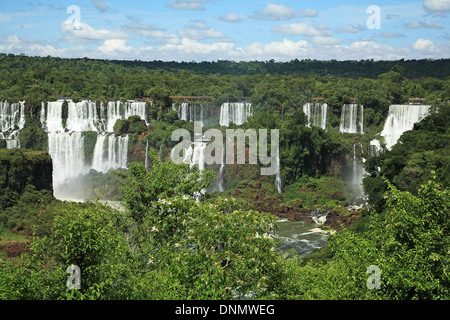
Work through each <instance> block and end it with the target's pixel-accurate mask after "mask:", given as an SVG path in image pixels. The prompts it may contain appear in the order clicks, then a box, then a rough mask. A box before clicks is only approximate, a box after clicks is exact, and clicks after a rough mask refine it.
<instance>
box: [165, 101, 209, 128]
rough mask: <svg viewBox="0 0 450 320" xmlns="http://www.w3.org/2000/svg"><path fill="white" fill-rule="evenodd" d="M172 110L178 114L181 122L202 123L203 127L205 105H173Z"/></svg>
mask: <svg viewBox="0 0 450 320" xmlns="http://www.w3.org/2000/svg"><path fill="white" fill-rule="evenodd" d="M172 109H173V110H175V111H176V112H177V114H178V118H180V120H184V121H187V122H195V121H198V122H201V124H202V127H203V119H204V118H203V112H204V109H203V105H202V104H201V103H200V104H189V103H187V102H183V103H182V104H181V105H178V106H177V105H176V104H175V103H173V104H172Z"/></svg>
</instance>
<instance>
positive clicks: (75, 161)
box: [48, 132, 89, 191]
mask: <svg viewBox="0 0 450 320" xmlns="http://www.w3.org/2000/svg"><path fill="white" fill-rule="evenodd" d="M48 152H49V154H50V156H51V158H52V163H53V186H54V188H55V191H56V189H57V187H59V186H61V185H63V184H65V183H67V182H68V180H70V179H71V178H76V177H78V176H79V175H81V174H85V173H87V172H88V171H89V168H87V167H86V165H85V162H84V136H83V134H82V133H81V132H49V133H48Z"/></svg>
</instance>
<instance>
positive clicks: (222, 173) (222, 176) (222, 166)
mask: <svg viewBox="0 0 450 320" xmlns="http://www.w3.org/2000/svg"><path fill="white" fill-rule="evenodd" d="M225 168H226V167H225V148H222V163H221V164H220V168H219V174H218V175H217V179H218V180H219V192H224V191H225V181H224V180H225Z"/></svg>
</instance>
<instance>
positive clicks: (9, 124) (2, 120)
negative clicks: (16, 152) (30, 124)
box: [0, 101, 25, 149]
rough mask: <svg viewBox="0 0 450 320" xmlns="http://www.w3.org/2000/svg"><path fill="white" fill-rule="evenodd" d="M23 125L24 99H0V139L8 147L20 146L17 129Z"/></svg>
mask: <svg viewBox="0 0 450 320" xmlns="http://www.w3.org/2000/svg"><path fill="white" fill-rule="evenodd" d="M24 126H25V101H21V102H17V103H12V104H9V103H8V102H7V101H0V139H4V140H6V147H7V148H8V149H13V148H20V140H19V131H20V130H22V129H23V127H24Z"/></svg>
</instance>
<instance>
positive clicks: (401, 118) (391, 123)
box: [381, 105, 431, 150]
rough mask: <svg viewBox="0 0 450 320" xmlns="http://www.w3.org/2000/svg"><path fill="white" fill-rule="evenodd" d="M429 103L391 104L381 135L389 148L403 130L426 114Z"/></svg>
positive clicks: (410, 126) (411, 127) (428, 109)
mask: <svg viewBox="0 0 450 320" xmlns="http://www.w3.org/2000/svg"><path fill="white" fill-rule="evenodd" d="M430 107H431V106H430V105H391V106H390V107H389V113H388V116H387V119H386V122H385V124H384V128H383V131H382V132H381V136H383V137H384V142H385V144H386V148H387V149H388V150H390V149H391V148H392V147H393V146H394V145H395V144H396V143H397V140H398V139H399V138H400V137H401V135H402V134H403V133H404V132H405V131H409V130H411V129H413V127H414V124H415V123H416V122H419V121H421V120H422V119H423V118H425V117H426V116H428V114H429V112H430Z"/></svg>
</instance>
